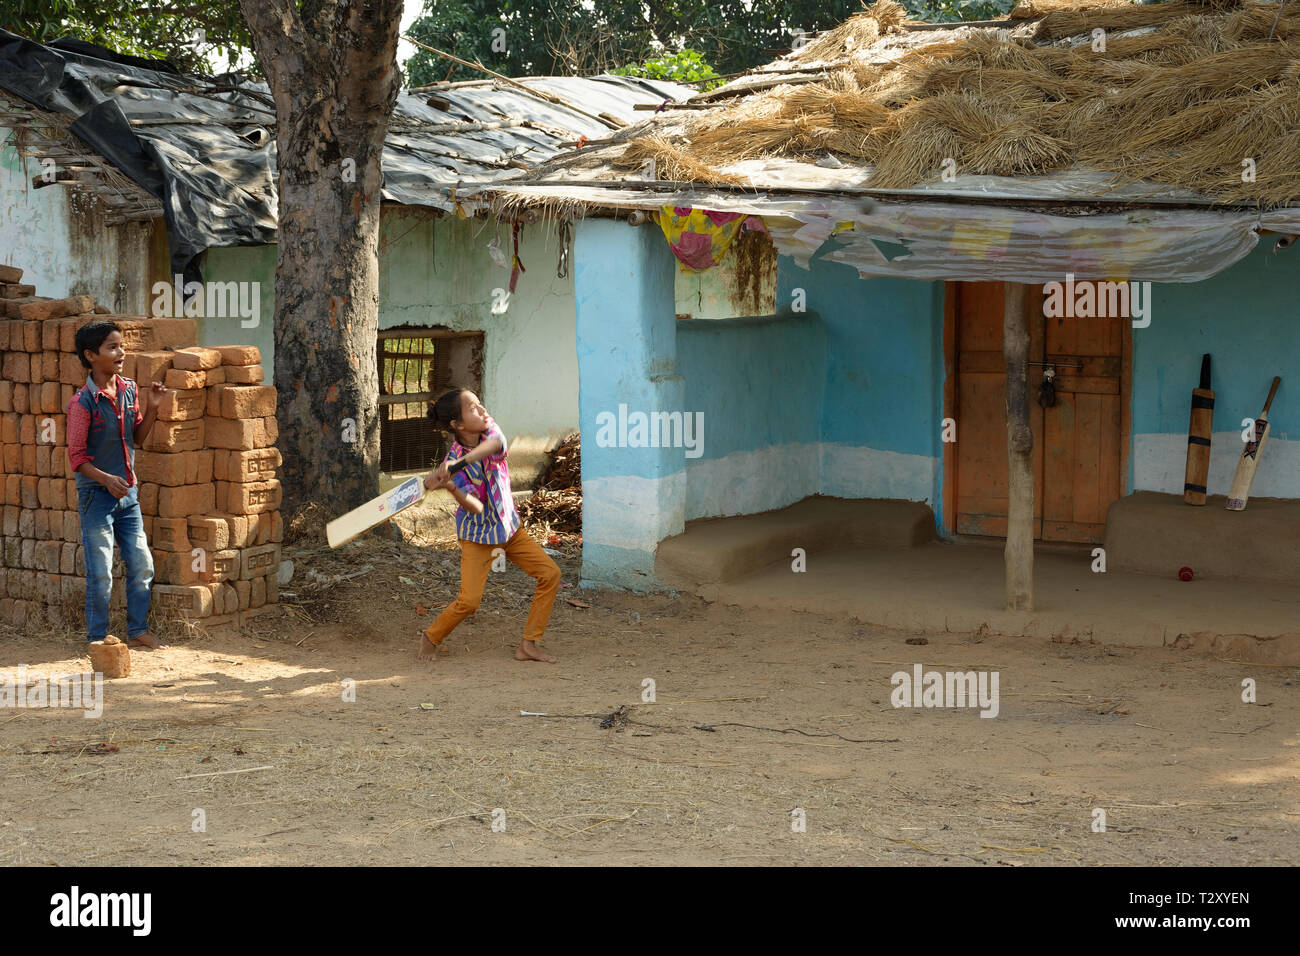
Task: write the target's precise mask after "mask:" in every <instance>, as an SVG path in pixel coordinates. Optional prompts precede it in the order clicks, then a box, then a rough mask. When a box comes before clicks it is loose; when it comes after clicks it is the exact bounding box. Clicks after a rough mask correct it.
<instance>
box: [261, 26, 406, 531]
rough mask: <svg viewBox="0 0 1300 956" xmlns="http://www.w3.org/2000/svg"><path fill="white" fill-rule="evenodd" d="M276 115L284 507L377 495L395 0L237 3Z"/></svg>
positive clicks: (347, 504) (341, 508)
mask: <svg viewBox="0 0 1300 956" xmlns="http://www.w3.org/2000/svg"><path fill="white" fill-rule="evenodd" d="M240 7H241V9H242V10H243V12H244V17H245V19H246V20H247V22H248V25H249V30H250V33H251V35H252V37H253V43H254V46H255V47H256V49H257V52H258V55H259V57H260V58H261V62H262V64H263V68H264V69H265V71H266V77H267V82H268V83H269V85H270V87H271V92H272V95H273V97H274V99H275V107H276V121H277V122H276V148H277V153H278V155H277V157H276V162H277V166H278V173H279V175H278V187H279V239H278V241H279V247H278V250H277V257H276V270H275V385H276V388H277V389H278V390H279V401H278V406H277V409H276V411H277V415H278V418H279V430H280V440H279V446H280V449H281V451H282V452H283V455H284V465H283V469H282V472H281V476H282V481H283V483H284V509H285V512H286V514H288V515H292V514H293V512H295V511H296V510H297V509H298V508H299V507H301V506H302V505H303V504H306V503H307V502H308V501H316V502H319V503H320V504H321V505H323V506H324V507H325V508H326V510H327V511H328V512H329V513H330V514H332V515H337V514H342V513H343V512H345V511H348V510H350V509H351V508H354V507H356V506H357V505H358V504H360V503H361V502H363V501H365V500H366V499H367V498H370V497H373V496H374V495H375V494H376V493H377V491H378V472H379V417H378V396H379V380H378V371H377V369H376V365H375V345H376V335H377V332H378V327H379V253H378V249H379V211H380V187H381V186H382V184H383V170H382V166H381V161H382V156H383V147H384V138H385V136H386V134H387V132H388V119H389V117H390V116H391V114H392V111H393V106H394V105H395V103H396V102H397V93H398V91H399V88H400V85H401V74H400V72H399V71H398V68H397V33H398V24H399V20H400V17H401V14H402V2H401V0H369V2H361V0H303V2H302V3H301V5H300V4H299V3H298V2H297V0H240Z"/></svg>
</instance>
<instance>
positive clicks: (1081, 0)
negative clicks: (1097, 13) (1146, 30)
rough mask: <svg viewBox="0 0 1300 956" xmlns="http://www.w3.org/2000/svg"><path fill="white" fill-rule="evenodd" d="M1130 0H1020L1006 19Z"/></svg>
mask: <svg viewBox="0 0 1300 956" xmlns="http://www.w3.org/2000/svg"><path fill="white" fill-rule="evenodd" d="M1130 2H1131V0H1092V2H1088V0H1020V2H1019V3H1017V4H1016V5H1015V6H1014V7H1012V8H1011V12H1010V13H1009V14H1007V19H1008V20H1037V19H1039V18H1040V17H1045V16H1047V15H1048V14H1049V13H1055V12H1056V11H1058V10H1081V9H1087V8H1093V7H1120V6H1128V5H1129V4H1130Z"/></svg>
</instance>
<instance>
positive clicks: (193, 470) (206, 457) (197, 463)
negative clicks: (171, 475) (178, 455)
mask: <svg viewBox="0 0 1300 956" xmlns="http://www.w3.org/2000/svg"><path fill="white" fill-rule="evenodd" d="M216 454H217V453H216V452H215V451H214V450H213V449H211V448H204V449H203V450H202V451H191V452H186V453H185V483H186V484H189V485H201V484H203V483H204V482H208V481H211V480H212V462H213V459H214V457H215V456H216Z"/></svg>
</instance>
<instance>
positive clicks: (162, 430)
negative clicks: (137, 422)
mask: <svg viewBox="0 0 1300 956" xmlns="http://www.w3.org/2000/svg"><path fill="white" fill-rule="evenodd" d="M211 420H212V419H206V418H199V419H194V420H191V421H183V422H160V421H155V422H154V424H153V428H152V429H151V430H150V432H149V437H148V438H146V439H145V442H144V447H145V448H146V449H148V450H149V451H167V452H182V451H198V450H199V449H201V448H202V447H203V442H204V438H205V437H206V436H205V423H206V422H208V421H211Z"/></svg>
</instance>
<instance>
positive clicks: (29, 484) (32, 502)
mask: <svg viewBox="0 0 1300 956" xmlns="http://www.w3.org/2000/svg"><path fill="white" fill-rule="evenodd" d="M39 482H40V479H39V478H37V477H36V476H35V475H23V476H22V499H21V504H22V506H23V507H24V508H39V507H40V506H41V501H40V497H39V496H38V495H37V494H36V488H37V485H38V483H39Z"/></svg>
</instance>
